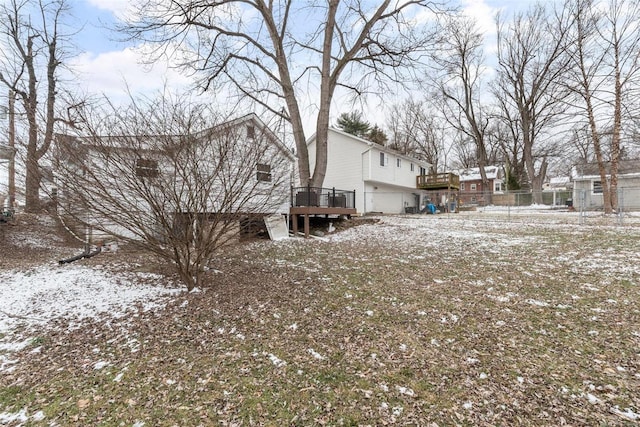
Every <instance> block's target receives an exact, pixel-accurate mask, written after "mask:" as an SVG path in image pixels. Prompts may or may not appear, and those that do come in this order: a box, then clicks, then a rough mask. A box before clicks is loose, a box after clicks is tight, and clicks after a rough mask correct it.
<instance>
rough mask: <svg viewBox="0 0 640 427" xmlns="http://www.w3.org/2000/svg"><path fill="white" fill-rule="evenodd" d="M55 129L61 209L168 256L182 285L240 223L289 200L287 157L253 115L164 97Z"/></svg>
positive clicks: (199, 278)
mask: <svg viewBox="0 0 640 427" xmlns="http://www.w3.org/2000/svg"><path fill="white" fill-rule="evenodd" d="M82 117H83V118H84V122H83V129H84V131H83V133H82V135H77V136H71V135H59V137H58V144H57V147H58V150H57V153H56V154H57V156H56V168H55V171H56V178H57V180H58V184H59V187H60V190H59V191H60V194H59V212H60V213H61V215H62V217H63V218H65V217H66V218H69V217H70V218H72V219H74V220H75V221H78V222H79V223H80V224H82V225H84V226H87V227H90V228H91V229H92V230H93V233H94V234H96V233H98V232H99V234H101V235H104V236H114V237H116V238H117V239H120V240H124V241H126V242H130V243H133V244H135V245H137V246H138V247H140V248H142V249H145V250H147V251H150V252H151V253H153V254H155V255H157V256H159V257H160V258H162V259H164V260H167V261H168V262H170V263H172V264H173V265H174V266H175V268H176V271H177V272H178V273H179V276H180V278H181V279H182V281H183V282H184V283H185V284H186V286H187V288H188V289H189V290H191V289H193V288H194V287H196V286H202V285H203V283H204V281H205V280H206V275H205V272H206V269H207V266H208V265H209V263H210V262H212V261H213V260H214V257H215V255H216V254H218V253H219V251H220V250H221V248H222V247H223V246H224V245H225V244H226V243H228V242H229V241H230V240H231V239H237V238H238V233H239V224H240V222H241V221H251V220H252V219H262V218H263V217H264V216H265V215H267V214H270V213H274V212H278V211H279V210H282V207H283V206H288V205H287V202H288V194H289V186H290V179H291V175H292V172H293V162H294V161H295V160H294V156H293V154H292V153H291V152H290V151H288V150H287V149H286V148H285V147H284V146H283V145H282V144H281V143H280V142H279V140H278V139H277V138H276V137H275V135H274V134H272V133H271V132H270V131H269V129H267V128H266V127H265V126H264V125H263V124H262V122H261V121H260V120H258V119H257V117H256V116H255V115H249V116H245V117H244V118H241V119H236V120H231V121H224V122H223V121H222V120H220V118H219V117H218V116H217V114H216V113H215V112H214V111H211V109H210V108H207V107H204V106H193V105H191V104H190V103H189V102H188V101H187V100H185V99H181V98H178V99H175V100H174V99H171V98H167V97H162V98H160V99H157V100H143V101H136V102H134V103H132V105H131V106H130V107H129V108H124V109H123V108H122V107H119V106H115V105H112V104H107V107H106V108H104V109H103V110H101V111H95V109H94V111H86V112H84V113H83V114H82Z"/></svg>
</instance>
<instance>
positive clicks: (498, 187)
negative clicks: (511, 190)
mask: <svg viewBox="0 0 640 427" xmlns="http://www.w3.org/2000/svg"><path fill="white" fill-rule="evenodd" d="M493 191H494V192H495V193H501V192H503V191H504V190H503V188H502V182H501V181H494V182H493Z"/></svg>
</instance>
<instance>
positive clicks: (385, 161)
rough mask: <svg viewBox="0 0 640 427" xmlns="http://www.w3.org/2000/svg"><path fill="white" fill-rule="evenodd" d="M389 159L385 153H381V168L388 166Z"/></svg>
mask: <svg viewBox="0 0 640 427" xmlns="http://www.w3.org/2000/svg"><path fill="white" fill-rule="evenodd" d="M387 164H389V157H388V156H387V155H386V154H385V153H380V166H387Z"/></svg>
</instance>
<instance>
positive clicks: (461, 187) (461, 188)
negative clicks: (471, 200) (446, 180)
mask: <svg viewBox="0 0 640 427" xmlns="http://www.w3.org/2000/svg"><path fill="white" fill-rule="evenodd" d="M460 190H462V191H464V182H461V183H460Z"/></svg>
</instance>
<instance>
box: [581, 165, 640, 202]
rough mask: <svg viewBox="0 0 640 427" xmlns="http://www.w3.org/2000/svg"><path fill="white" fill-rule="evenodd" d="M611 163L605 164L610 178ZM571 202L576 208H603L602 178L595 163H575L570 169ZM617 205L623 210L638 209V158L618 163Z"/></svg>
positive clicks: (639, 175)
mask: <svg viewBox="0 0 640 427" xmlns="http://www.w3.org/2000/svg"><path fill="white" fill-rule="evenodd" d="M610 167H611V165H610V164H607V165H606V170H607V179H610V178H611V177H610V175H609V170H610ZM571 179H572V180H573V204H574V207H575V208H576V209H580V208H583V209H587V210H599V209H603V207H604V201H603V195H602V178H601V177H600V169H599V168H598V164H597V163H587V164H582V165H576V166H574V167H573V168H572V170H571ZM618 205H619V206H620V208H621V209H623V210H638V209H640V160H621V161H620V163H619V164H618Z"/></svg>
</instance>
